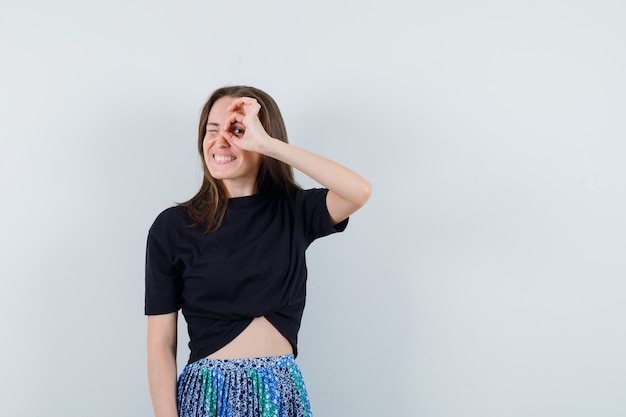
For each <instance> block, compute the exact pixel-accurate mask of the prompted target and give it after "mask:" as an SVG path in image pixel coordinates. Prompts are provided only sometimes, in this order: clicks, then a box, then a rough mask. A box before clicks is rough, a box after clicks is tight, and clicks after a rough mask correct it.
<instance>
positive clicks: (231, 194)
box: [222, 180, 257, 198]
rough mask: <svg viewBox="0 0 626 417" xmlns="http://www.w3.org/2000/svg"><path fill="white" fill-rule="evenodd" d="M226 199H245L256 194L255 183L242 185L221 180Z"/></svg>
mask: <svg viewBox="0 0 626 417" xmlns="http://www.w3.org/2000/svg"><path fill="white" fill-rule="evenodd" d="M222 184H223V185H224V190H225V191H226V197H227V198H237V197H247V196H250V195H253V194H256V192H257V188H256V183H248V184H242V183H237V182H235V181H230V180H222Z"/></svg>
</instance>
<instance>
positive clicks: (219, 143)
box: [215, 134, 230, 148]
mask: <svg viewBox="0 0 626 417" xmlns="http://www.w3.org/2000/svg"><path fill="white" fill-rule="evenodd" d="M215 146H219V147H220V148H226V147H228V146H230V143H228V141H227V140H226V138H225V137H224V136H222V135H221V134H220V135H217V139H216V140H215Z"/></svg>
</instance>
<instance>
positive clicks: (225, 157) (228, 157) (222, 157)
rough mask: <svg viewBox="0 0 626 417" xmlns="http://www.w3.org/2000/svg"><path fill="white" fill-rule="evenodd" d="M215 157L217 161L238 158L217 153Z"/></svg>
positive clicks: (228, 160)
mask: <svg viewBox="0 0 626 417" xmlns="http://www.w3.org/2000/svg"><path fill="white" fill-rule="evenodd" d="M214 158H215V160H216V161H217V162H230V161H234V160H235V159H236V158H235V157H234V156H223V155H215V156H214Z"/></svg>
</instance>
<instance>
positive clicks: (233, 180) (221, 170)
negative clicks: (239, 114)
mask: <svg viewBox="0 0 626 417" xmlns="http://www.w3.org/2000/svg"><path fill="white" fill-rule="evenodd" d="M234 100H235V98H234V97H222V98H220V99H219V100H217V101H216V102H215V103H214V104H213V107H211V110H210V111H209V117H208V119H207V125H206V134H205V135H204V140H203V142H202V148H203V152H204V162H205V163H206V165H207V167H208V169H209V172H210V173H211V175H212V176H213V178H215V179H217V180H222V183H223V184H224V187H225V188H226V191H227V194H228V197H242V196H246V195H252V194H254V193H255V192H256V176H257V173H258V171H259V166H260V164H261V155H259V154H258V153H256V152H249V151H245V150H243V149H239V148H237V147H236V146H234V145H231V144H230V143H228V141H227V140H226V139H225V138H224V137H223V136H222V135H221V134H220V129H221V128H222V127H223V126H224V124H225V123H226V121H227V120H228V118H229V117H230V116H231V115H232V112H229V111H227V110H226V109H227V108H228V106H230V104H231V103H232V102H233V101H234ZM232 127H233V128H237V127H239V128H242V129H243V126H239V125H237V124H235V125H233V126H232Z"/></svg>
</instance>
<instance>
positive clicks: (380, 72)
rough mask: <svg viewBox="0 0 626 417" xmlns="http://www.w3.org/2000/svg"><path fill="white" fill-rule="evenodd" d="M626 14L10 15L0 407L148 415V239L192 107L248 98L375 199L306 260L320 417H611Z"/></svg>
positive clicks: (320, 6)
mask: <svg viewBox="0 0 626 417" xmlns="http://www.w3.org/2000/svg"><path fill="white" fill-rule="evenodd" d="M625 14H626V6H625V3H623V2H620V1H610V0H594V1H592V0H587V1H582V0H581V1H575V0H574V1H565V0H562V1H558V0H546V1H483V0H480V1H471V2H466V1H460V0H449V1H438V2H435V1H429V2H426V1H415V2H411V1H398V0H391V1H384V2H374V1H359V0H350V1H343V2H342V1H316V2H307V3H300V2H289V1H282V2H281V1H254V2H253V1H241V2H226V1H223V2H215V1H206V0H205V1H191V0H189V1H177V2H174V1H168V2H166V1H147V0H139V1H127V0H125V1H109V2H87V1H62V0H61V1H54V2H48V1H10V0H9V1H7V0H4V1H3V2H2V4H1V5H0V54H1V59H2V62H1V65H0V100H1V101H0V137H1V148H0V181H1V193H0V195H1V198H2V205H1V208H0V210H1V216H0V219H1V220H0V221H1V234H0V236H1V246H0V256H1V257H2V259H1V261H2V264H1V270H0V271H1V272H0V274H1V284H2V285H1V291H0V314H1V323H0V326H1V327H0V334H1V337H2V342H1V344H0V407H1V409H0V414H1V415H3V416H13V417H22V416H50V417H57V416H58V417H67V416H71V417H74V416H76V417H83V416H89V417H100V416H102V417H105V416H106V417H109V416H150V415H151V413H152V410H151V405H150V399H149V395H148V388H147V380H146V352H145V336H146V330H145V323H146V319H145V317H144V315H143V285H144V282H143V279H144V277H143V274H144V256H145V255H144V250H145V239H146V234H147V231H148V228H149V227H150V225H151V224H152V221H153V220H154V218H155V217H156V215H157V214H158V213H159V212H161V211H162V210H163V209H165V208H166V207H168V206H170V205H173V204H174V203H175V202H179V201H184V200H186V199H188V198H190V197H191V196H192V195H193V194H194V193H195V192H196V191H197V189H198V187H199V185H200V181H201V165H200V160H199V157H198V156H197V154H196V140H197V137H196V135H197V133H196V132H197V123H198V118H199V113H200V109H201V106H202V104H203V103H204V101H205V100H206V99H207V97H208V96H209V94H210V93H211V92H212V91H213V90H214V89H216V88H218V87H221V86H223V85H229V84H249V85H253V86H256V87H259V88H261V89H263V90H266V91H267V92H269V93H270V94H271V95H272V96H273V97H274V98H275V99H276V101H277V102H278V104H279V106H280V107H281V109H282V111H283V115H284V117H285V120H286V123H287V129H288V131H289V135H290V140H291V142H292V143H293V144H294V145H296V146H299V147H303V148H306V149H309V150H311V151H314V152H316V153H320V154H322V155H325V156H327V157H329V158H331V159H335V160H337V161H339V162H341V163H343V164H345V165H347V166H349V167H351V168H353V169H355V170H356V171H357V172H360V173H362V174H363V175H364V176H365V177H366V178H368V179H369V180H370V181H371V182H372V184H373V187H374V194H373V196H372V199H371V200H370V203H369V204H368V205H367V206H366V207H365V208H363V209H362V211H360V212H358V213H356V214H355V215H354V216H353V217H352V219H351V221H350V225H349V227H348V230H347V231H346V232H345V233H343V234H339V235H333V236H330V237H327V238H324V239H321V240H319V241H317V242H315V243H314V244H313V245H312V246H311V248H310V250H309V252H308V261H309V281H308V304H307V308H306V310H305V316H304V320H303V328H302V331H301V341H300V346H299V347H300V352H301V354H300V356H299V358H298V360H299V363H300V365H301V367H302V369H303V372H304V375H305V379H306V382H307V385H308V389H309V392H310V397H311V400H312V405H313V411H314V413H315V415H316V416H318V417H321V416H359V417H363V416H425V417H450V416H453V417H454V416H459V417H460V416H463V417H469V416H472V417H485V416H494V417H496V416H497V417H500V416H507V417H512V416H519V417H529V416H546V417H553V416H568V417H573V416H581V417H582V416H603V417H611V416H624V415H626V395H624V392H625V389H626V364H625V357H626V355H625V354H624V352H625V351H626V334H625V328H626V284H625V283H624V280H625V278H626V256H625V252H626V220H625V216H624V213H626V186H625V182H626V181H625V180H626V164H625V163H624V156H625V151H626V144H625V140H626V123H625V120H626V119H625V117H624V115H625V114H626V99H625V97H626V81H625V80H626V77H625V74H626V48H625V47H624V44H625V42H626V25H624V16H625ZM298 179H299V181H300V182H301V184H302V185H304V186H306V187H312V186H317V184H315V183H313V182H312V181H311V180H309V179H307V178H305V177H303V176H302V175H300V174H298ZM186 342H187V339H186V329H185V327H184V325H183V324H182V322H181V327H180V344H179V351H180V354H179V367H181V368H182V366H183V365H184V363H185V361H186V360H187V355H188V351H187V346H186Z"/></svg>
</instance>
